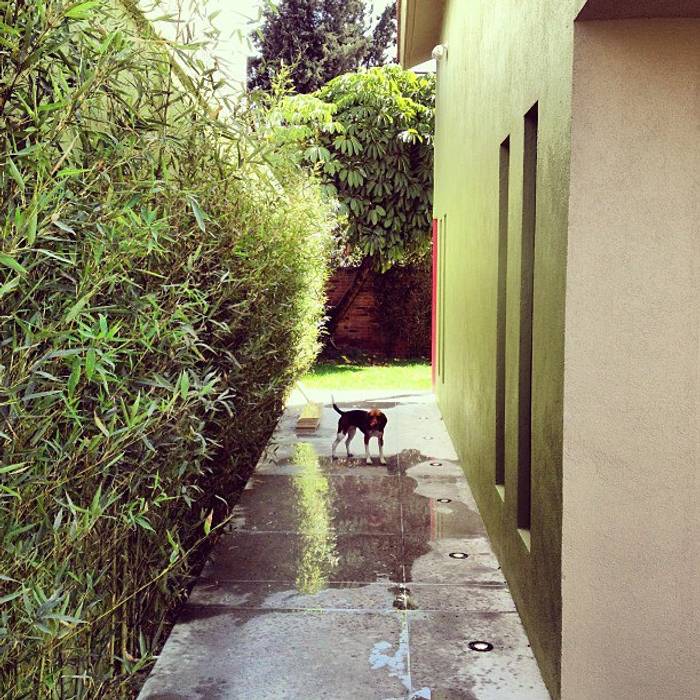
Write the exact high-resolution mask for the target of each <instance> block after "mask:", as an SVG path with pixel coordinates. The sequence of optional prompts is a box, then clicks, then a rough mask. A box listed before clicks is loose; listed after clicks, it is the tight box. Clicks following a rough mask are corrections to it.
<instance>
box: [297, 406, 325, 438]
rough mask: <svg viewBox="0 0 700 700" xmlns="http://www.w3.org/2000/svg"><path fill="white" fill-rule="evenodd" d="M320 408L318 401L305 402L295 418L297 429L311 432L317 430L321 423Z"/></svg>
mask: <svg viewBox="0 0 700 700" xmlns="http://www.w3.org/2000/svg"><path fill="white" fill-rule="evenodd" d="M321 410H322V406H321V404H320V403H313V402H310V403H307V404H306V406H304V408H303V409H302V411H301V413H300V414H299V418H298V419H297V430H298V431H300V432H311V433H312V432H314V431H315V430H317V429H318V426H319V425H320V424H321Z"/></svg>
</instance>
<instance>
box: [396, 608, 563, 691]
mask: <svg viewBox="0 0 700 700" xmlns="http://www.w3.org/2000/svg"><path fill="white" fill-rule="evenodd" d="M408 621H409V622H408V627H409V639H410V649H411V680H412V683H413V686H414V688H418V689H426V690H429V691H430V694H428V693H426V694H425V695H424V696H423V697H430V698H434V697H438V696H439V697H443V696H445V697H450V698H464V700H511V699H512V700H547V698H549V694H548V693H547V691H546V689H545V688H544V685H543V684H542V680H541V678H540V674H539V670H538V668H537V664H536V663H535V660H534V658H533V656H532V653H531V651H530V648H529V646H528V641H527V637H526V635H525V632H524V630H523V627H522V624H521V622H520V618H519V617H518V615H517V613H471V612H470V613H458V612H450V613H433V612H411V613H409V615H408ZM436 640H440V643H439V644H437V643H436ZM474 642H486V643H488V644H489V645H492V646H493V649H492V650H491V651H476V650H474V649H472V648H470V647H469V644H470V643H474ZM477 648H478V646H477Z"/></svg>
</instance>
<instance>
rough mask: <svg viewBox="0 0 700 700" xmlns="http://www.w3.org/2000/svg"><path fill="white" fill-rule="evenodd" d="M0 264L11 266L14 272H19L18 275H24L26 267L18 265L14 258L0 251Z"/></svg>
mask: <svg viewBox="0 0 700 700" xmlns="http://www.w3.org/2000/svg"><path fill="white" fill-rule="evenodd" d="M0 265H5V266H7V267H11V268H12V269H13V270H14V271H15V272H19V274H20V275H26V274H27V269H26V268H25V267H23V266H22V265H20V264H19V263H18V262H17V261H16V260H15V259H14V258H12V257H10V256H9V255H5V254H4V253H0Z"/></svg>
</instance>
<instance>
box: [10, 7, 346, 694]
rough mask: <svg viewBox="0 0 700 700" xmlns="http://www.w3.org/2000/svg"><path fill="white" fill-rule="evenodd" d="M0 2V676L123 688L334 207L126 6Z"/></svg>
mask: <svg viewBox="0 0 700 700" xmlns="http://www.w3.org/2000/svg"><path fill="white" fill-rule="evenodd" d="M9 8H10V9H6V10H5V16H4V23H3V22H0V39H1V41H0V137H1V138H2V150H3V157H2V161H3V162H2V165H0V195H1V196H2V200H3V202H4V203H5V210H4V215H3V218H2V220H1V222H0V223H1V225H2V242H1V247H0V338H1V340H0V441H1V442H0V446H1V449H2V462H1V464H2V466H0V536H1V537H2V553H1V554H0V572H1V575H0V670H1V676H0V691H1V694H2V697H12V698H21V697H31V698H34V697H61V698H77V697H121V696H125V695H127V694H128V692H129V690H128V687H129V683H130V682H131V681H130V679H132V678H133V674H135V673H136V672H138V671H140V670H143V669H144V668H145V667H146V666H147V665H148V664H149V663H150V662H151V660H152V653H153V650H154V648H155V646H156V645H157V643H158V640H159V639H160V637H161V636H162V621H163V620H164V619H165V618H166V616H167V613H168V611H169V610H171V609H172V607H173V605H174V604H175V603H176V602H177V599H178V595H179V594H180V593H181V591H182V590H183V587H184V586H185V585H186V583H187V580H188V571H189V569H190V567H191V566H192V564H193V562H194V560H195V554H196V553H197V552H198V551H199V550H198V547H199V546H200V545H201V544H202V542H204V541H206V540H207V539H209V538H211V536H212V535H213V534H214V532H216V531H217V529H218V527H219V526H220V525H221V524H222V523H223V522H225V516H226V512H227V507H228V504H227V499H228V498H229V496H230V494H231V493H232V492H233V491H234V490H235V489H236V488H237V487H239V486H240V484H241V482H244V480H245V478H246V473H247V472H248V471H249V470H250V469H251V468H252V466H253V465H254V464H255V461H256V459H257V455H258V453H259V451H260V449H261V447H262V446H263V445H264V443H265V441H266V439H267V437H268V435H269V432H270V431H271V429H272V427H273V425H274V422H275V420H276V418H277V415H278V413H279V410H280V408H281V404H282V401H283V397H284V394H285V391H286V389H287V388H288V386H289V385H290V383H291V382H292V381H293V379H294V378H295V377H296V376H297V374H298V373H299V372H300V371H302V370H304V369H305V368H306V367H307V366H308V365H309V363H310V362H311V360H312V359H313V357H314V356H315V353H316V350H317V340H316V336H317V327H318V323H319V320H320V315H321V313H322V300H323V285H324V282H325V276H326V270H325V259H326V255H327V241H328V240H329V237H330V231H331V228H332V226H333V217H332V213H331V210H330V208H329V206H328V204H327V202H326V200H325V198H324V196H323V195H322V193H321V191H320V187H319V186H318V185H317V183H316V182H315V181H314V180H313V179H312V178H310V177H309V176H308V175H306V174H304V173H303V172H302V171H301V170H300V169H299V167H298V166H297V164H296V162H295V161H296V154H295V152H294V150H293V148H292V147H291V146H290V147H289V148H287V147H286V146H283V145H280V144H279V143H278V142H277V141H276V130H275V127H274V125H271V124H269V123H268V122H267V120H266V116H265V112H264V110H262V109H260V108H258V109H248V110H247V111H246V115H247V116H243V113H242V112H240V113H234V114H232V115H231V117H230V118H228V119H227V120H226V121H225V122H219V121H217V120H215V119H213V118H212V117H211V115H210V114H209V113H208V111H207V110H206V109H204V108H203V107H202V104H203V103H204V102H207V101H208V99H209V98H210V97H211V95H209V94H208V92H207V85H208V84H209V83H210V82H211V81H209V80H208V78H207V76H204V77H203V78H202V79H201V80H199V81H198V84H197V86H196V88H197V92H192V91H191V90H189V89H184V88H183V87H182V85H183V83H188V82H189V81H188V80H187V79H185V77H183V74H182V71H176V69H175V67H174V64H173V60H172V59H171V53H170V52H169V51H166V49H165V48H164V46H163V44H162V42H158V41H156V40H155V39H153V37H150V38H149V35H148V32H145V33H144V32H143V31H142V29H143V28H141V29H140V30H139V31H136V29H135V27H134V25H133V24H132V23H130V22H128V21H127V20H126V17H125V15H124V14H123V8H122V6H121V5H120V3H116V2H78V3H75V2H73V3H70V2H65V1H64V0H43V1H42V2H33V3H19V2H17V3H9ZM88 19H89V21H87V20H88ZM178 51H179V53H180V54H182V53H184V50H182V49H178ZM196 65H197V64H196V59H192V60H191V64H190V66H189V67H190V69H192V68H194V67H196ZM188 74H189V75H194V72H193V71H192V70H190V71H189V73H188ZM178 75H179V76H180V77H179V78H178Z"/></svg>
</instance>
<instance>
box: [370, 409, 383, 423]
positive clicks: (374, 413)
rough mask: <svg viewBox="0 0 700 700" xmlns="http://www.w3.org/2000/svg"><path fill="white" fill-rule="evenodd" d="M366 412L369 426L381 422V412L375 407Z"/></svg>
mask: <svg viewBox="0 0 700 700" xmlns="http://www.w3.org/2000/svg"><path fill="white" fill-rule="evenodd" d="M368 413H369V427H370V428H376V427H377V426H378V425H379V424H380V422H381V418H382V412H381V411H380V410H379V409H377V408H373V409H372V410H371V411H368Z"/></svg>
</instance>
